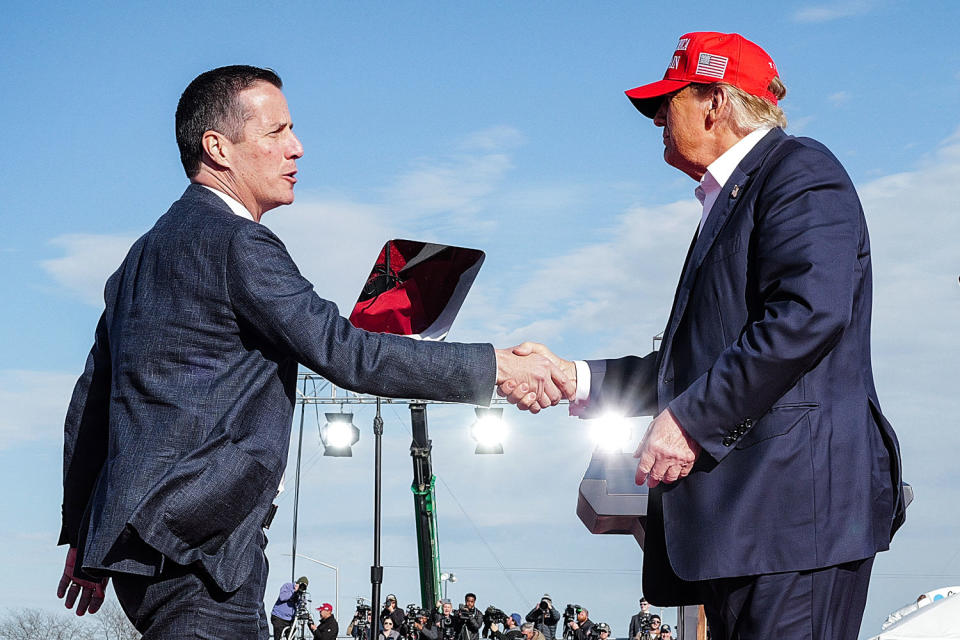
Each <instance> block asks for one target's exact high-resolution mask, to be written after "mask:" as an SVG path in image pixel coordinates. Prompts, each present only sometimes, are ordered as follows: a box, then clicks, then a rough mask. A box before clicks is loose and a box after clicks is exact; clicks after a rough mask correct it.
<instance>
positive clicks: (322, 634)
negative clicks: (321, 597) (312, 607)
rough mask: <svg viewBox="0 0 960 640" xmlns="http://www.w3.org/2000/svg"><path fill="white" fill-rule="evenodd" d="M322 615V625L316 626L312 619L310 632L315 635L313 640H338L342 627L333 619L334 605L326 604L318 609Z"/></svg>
mask: <svg viewBox="0 0 960 640" xmlns="http://www.w3.org/2000/svg"><path fill="white" fill-rule="evenodd" d="M317 611H318V612H319V613H320V623H319V624H314V622H313V618H310V631H311V632H312V633H313V640H337V634H339V633H340V625H339V624H337V619H336V618H334V617H333V605H332V604H330V603H329V602H324V603H323V604H322V605H320V606H319V607H317Z"/></svg>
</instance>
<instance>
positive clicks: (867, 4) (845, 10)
mask: <svg viewBox="0 0 960 640" xmlns="http://www.w3.org/2000/svg"><path fill="white" fill-rule="evenodd" d="M876 4H877V3H876V2H872V1H869V0H849V1H848V2H838V3H836V4H830V5H825V4H820V5H809V6H806V7H802V8H800V9H798V10H797V11H795V12H794V14H793V20H794V22H804V23H820V22H831V21H833V20H839V19H840V18H849V17H852V16H859V15H863V14H866V13H869V12H870V11H872V10H873V9H874V8H875V7H876Z"/></svg>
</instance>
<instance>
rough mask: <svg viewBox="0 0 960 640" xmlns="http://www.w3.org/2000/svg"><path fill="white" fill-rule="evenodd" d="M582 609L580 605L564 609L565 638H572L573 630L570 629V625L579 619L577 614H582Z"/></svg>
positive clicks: (572, 605) (568, 606)
mask: <svg viewBox="0 0 960 640" xmlns="http://www.w3.org/2000/svg"><path fill="white" fill-rule="evenodd" d="M581 609H582V607H581V606H580V605H578V604H568V605H567V606H566V607H565V608H564V609H563V637H564V638H572V637H573V629H571V628H570V623H571V622H573V621H574V620H576V619H577V614H578V613H580V610H581Z"/></svg>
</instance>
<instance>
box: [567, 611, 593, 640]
mask: <svg viewBox="0 0 960 640" xmlns="http://www.w3.org/2000/svg"><path fill="white" fill-rule="evenodd" d="M573 609H574V611H575V612H576V614H577V617H576V618H575V619H573V620H571V621H569V622H568V623H567V627H568V628H569V629H570V631H572V632H573V638H574V640H590V635H591V633H592V630H593V621H592V620H591V619H590V612H589V611H587V610H586V609H584V608H583V607H581V606H578V605H574V607H573Z"/></svg>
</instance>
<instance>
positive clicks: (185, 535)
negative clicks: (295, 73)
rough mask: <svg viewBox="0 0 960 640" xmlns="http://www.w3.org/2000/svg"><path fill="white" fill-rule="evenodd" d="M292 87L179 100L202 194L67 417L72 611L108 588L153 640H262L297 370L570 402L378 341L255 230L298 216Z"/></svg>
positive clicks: (154, 256) (146, 272) (181, 217)
mask: <svg viewBox="0 0 960 640" xmlns="http://www.w3.org/2000/svg"><path fill="white" fill-rule="evenodd" d="M281 86H282V85H281V82H280V78H279V77H277V75H276V74H275V73H274V72H272V71H270V70H267V69H258V68H255V67H246V66H233V67H223V68H220V69H215V70H213V71H209V72H207V73H204V74H201V75H200V76H199V77H197V78H196V79H195V80H194V81H193V82H191V83H190V85H189V86H188V87H187V89H186V90H185V91H184V93H183V95H182V97H181V99H180V102H179V105H178V107H177V114H176V130H177V143H178V145H179V147H180V155H181V162H182V164H183V167H184V170H185V171H186V173H187V176H188V177H189V179H190V182H191V184H190V186H189V187H188V188H187V190H186V191H185V192H184V194H183V196H182V197H181V198H180V199H179V200H178V201H177V202H175V203H174V204H173V205H172V206H171V207H170V209H169V210H168V211H167V212H166V213H165V214H164V215H163V216H162V217H160V219H159V220H158V221H157V223H156V224H155V225H154V227H153V228H152V229H151V230H150V231H148V232H147V233H146V234H145V235H144V236H143V237H141V238H140V239H139V240H137V241H136V242H135V243H134V245H133V247H132V248H131V249H130V252H129V253H128V254H127V257H126V258H125V260H124V261H123V263H122V264H121V265H120V268H119V269H118V270H117V271H116V272H115V273H114V274H113V275H112V276H111V277H110V279H109V280H108V281H107V284H106V288H105V292H104V298H105V303H106V309H105V311H104V314H103V316H102V317H101V318H100V322H99V324H98V326H97V330H96V339H95V343H94V346H93V349H92V350H91V352H90V356H89V358H88V359H87V364H86V368H85V370H84V373H83V375H82V376H81V378H80V380H79V381H78V383H77V385H76V389H75V390H74V394H73V397H72V400H71V403H70V407H69V410H68V414H67V419H66V426H65V444H64V500H63V526H62V530H61V534H60V544H68V545H69V551H68V554H67V564H66V568H65V571H64V575H63V578H62V580H61V582H60V586H59V589H58V591H59V595H60V596H61V597H63V596H66V597H67V606H68V607H72V606H73V605H74V602H75V601H77V598H78V597H79V601H78V602H79V604H78V605H77V607H78V608H77V613H78V614H80V615H83V613H84V612H85V611H87V610H89V611H96V609H97V608H99V606H100V603H101V602H102V600H103V589H104V587H105V586H106V583H107V579H109V578H110V577H112V578H113V581H114V589H115V591H116V593H117V597H118V599H119V601H120V604H121V605H122V607H123V609H124V611H125V612H126V613H127V615H128V616H129V617H130V619H131V620H132V621H133V623H134V624H135V626H136V627H137V628H138V629H139V630H140V631H141V632H142V633H143V634H144V636H143V637H144V638H186V637H204V638H214V637H216V638H255V637H259V638H267V637H268V634H269V632H268V629H267V622H266V616H265V614H264V609H263V590H264V587H265V585H266V573H267V565H266V559H265V557H264V553H263V547H264V545H265V538H264V535H263V526H264V525H265V522H267V519H268V512H269V510H270V508H271V503H272V500H273V498H274V496H275V495H276V492H277V486H278V484H279V483H280V479H281V476H282V474H283V470H284V466H285V464H286V459H287V449H288V444H289V437H290V426H291V418H292V413H293V408H294V397H295V390H294V386H295V382H296V374H297V366H298V363H299V364H303V365H305V366H307V367H309V368H311V369H313V370H314V371H316V372H318V373H320V374H321V375H323V376H324V377H326V378H327V379H328V380H330V381H331V382H333V383H334V384H336V385H338V386H340V387H344V388H347V389H352V390H356V391H364V392H368V393H373V394H377V395H380V396H394V397H412V398H427V399H437V400H448V401H454V402H466V403H473V404H487V403H489V400H490V396H491V394H492V391H493V388H494V385H495V384H497V383H500V382H502V381H503V380H504V379H506V378H512V377H514V376H519V377H520V378H522V379H523V380H524V381H525V383H526V384H527V387H528V389H529V397H528V398H527V399H526V400H525V401H530V402H533V403H534V404H535V408H539V407H540V406H546V405H548V404H555V403H556V402H558V401H559V400H560V398H561V396H562V395H563V394H565V393H567V392H572V387H570V385H571V384H572V383H571V382H570V381H568V380H567V379H566V377H565V375H564V374H563V373H562V372H561V371H560V370H559V369H558V368H557V367H556V366H555V365H554V364H552V363H550V361H549V360H547V359H546V358H544V357H543V356H539V355H538V356H537V359H534V360H524V359H522V358H521V357H520V356H517V355H515V354H513V353H510V352H507V351H501V350H496V351H495V350H494V348H493V347H492V346H491V345H489V344H451V343H438V342H424V341H415V340H412V339H409V338H403V337H398V336H391V335H382V334H373V333H367V332H365V331H360V330H358V329H355V328H354V327H353V326H352V325H351V324H350V323H349V322H348V321H347V320H346V319H344V318H343V317H341V316H340V314H339V313H338V310H337V307H336V305H334V304H333V303H331V302H329V301H327V300H324V299H322V298H320V297H319V296H318V295H317V294H316V293H315V292H314V291H313V287H312V285H311V284H310V283H309V282H308V281H307V280H305V279H304V278H303V277H302V276H301V275H300V273H299V272H298V270H297V267H296V265H294V263H293V261H292V260H291V259H290V256H289V255H288V254H287V251H286V249H285V248H284V246H283V244H282V243H281V242H280V240H279V239H278V238H277V237H276V236H275V235H274V234H273V233H271V232H270V231H269V230H268V229H267V228H266V227H263V226H261V225H260V224H258V222H259V220H260V217H261V216H262V215H263V214H264V213H265V212H266V211H269V210H270V209H273V208H275V207H277V206H280V205H282V204H289V203H291V202H293V187H294V184H295V183H296V181H297V178H296V174H297V168H296V161H297V159H298V158H300V157H301V156H302V155H303V147H302V146H301V144H300V141H299V140H298V139H297V137H296V136H295V135H294V134H293V131H292V128H293V125H292V122H291V119H290V113H289V111H288V109H287V104H286V100H285V99H284V97H283V93H282V92H281ZM568 387H570V388H568Z"/></svg>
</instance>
